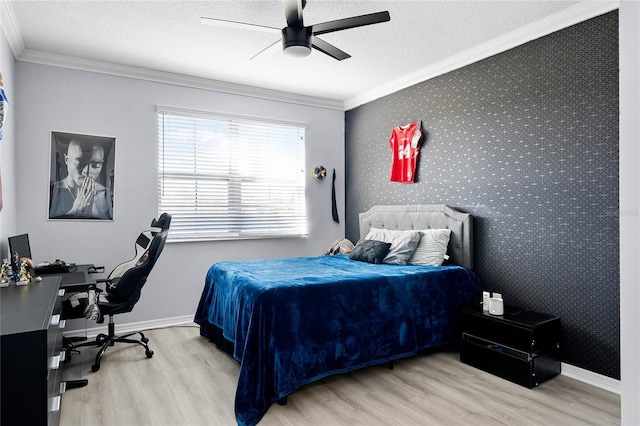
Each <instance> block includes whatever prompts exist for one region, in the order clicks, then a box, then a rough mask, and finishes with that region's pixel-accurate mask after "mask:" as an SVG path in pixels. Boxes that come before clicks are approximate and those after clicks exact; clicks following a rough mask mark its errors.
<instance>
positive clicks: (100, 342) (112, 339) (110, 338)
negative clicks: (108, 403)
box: [64, 316, 153, 372]
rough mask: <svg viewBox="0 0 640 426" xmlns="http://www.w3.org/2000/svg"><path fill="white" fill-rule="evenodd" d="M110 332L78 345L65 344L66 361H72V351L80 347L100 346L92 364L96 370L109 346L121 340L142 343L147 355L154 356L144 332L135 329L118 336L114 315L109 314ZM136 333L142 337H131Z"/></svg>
mask: <svg viewBox="0 0 640 426" xmlns="http://www.w3.org/2000/svg"><path fill="white" fill-rule="evenodd" d="M108 327H109V334H104V333H100V334H98V335H97V336H96V338H95V340H92V341H89V342H84V343H80V344H77V345H74V344H70V345H67V346H65V348H64V349H65V351H66V352H67V354H66V355H67V356H66V359H65V360H66V361H67V362H68V361H70V360H71V351H72V350H75V349H77V348H79V347H84V346H100V350H99V351H98V353H97V354H96V359H95V362H94V364H93V365H92V366H91V371H93V372H96V371H98V370H100V362H101V361H102V356H103V355H104V353H105V352H106V350H107V349H108V348H109V346H113V345H114V344H115V343H116V342H120V343H135V344H138V345H141V346H143V347H144V349H145V355H146V356H147V358H151V357H152V356H153V351H152V350H151V349H149V345H148V344H147V343H148V342H149V339H148V338H147V337H146V336H145V335H144V333H142V332H141V331H134V332H132V333H128V334H124V335H121V336H116V335H115V324H114V323H113V317H112V316H109V325H108ZM134 334H140V339H139V340H138V339H130V338H129V337H130V336H133V335H134Z"/></svg>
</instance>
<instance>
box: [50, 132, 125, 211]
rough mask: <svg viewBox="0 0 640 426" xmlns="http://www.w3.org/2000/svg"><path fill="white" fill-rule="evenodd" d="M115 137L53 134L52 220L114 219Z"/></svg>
mask: <svg viewBox="0 0 640 426" xmlns="http://www.w3.org/2000/svg"><path fill="white" fill-rule="evenodd" d="M115 144H116V140H115V138H111V137H104V136H90V135H79V134H74V133H62V132H51V165H50V175H49V176H50V177H49V178H50V182H49V189H50V190H49V219H92V220H113V189H114V188H113V182H114V176H115Z"/></svg>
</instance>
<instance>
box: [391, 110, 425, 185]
mask: <svg viewBox="0 0 640 426" xmlns="http://www.w3.org/2000/svg"><path fill="white" fill-rule="evenodd" d="M421 144H422V121H417V122H415V123H411V124H407V125H406V126H397V127H394V128H393V130H392V131H391V138H389V149H391V178H390V180H391V181H392V182H403V183H413V179H414V176H415V171H416V163H417V161H418V153H419V152H420V145H421Z"/></svg>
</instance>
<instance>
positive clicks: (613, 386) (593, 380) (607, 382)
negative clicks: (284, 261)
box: [64, 315, 621, 395]
mask: <svg viewBox="0 0 640 426" xmlns="http://www.w3.org/2000/svg"><path fill="white" fill-rule="evenodd" d="M184 324H194V322H193V315H184V316H181V317H172V318H161V319H157V320H151V321H140V322H132V323H128V324H118V329H117V333H118V334H126V333H131V332H134V331H138V330H143V331H144V330H152V329H154V328H164V327H171V326H175V325H184ZM100 333H103V334H107V325H106V324H105V325H103V326H101V327H92V328H88V329H86V330H84V329H81V330H73V331H69V332H65V333H64V335H65V337H77V336H85V334H86V337H87V338H89V339H92V338H94V337H95V336H97V335H98V334H100ZM561 368H562V375H564V376H567V377H570V378H572V379H576V380H579V381H581V382H584V383H588V384H590V385H593V386H596V387H599V388H601V389H604V390H607V391H609V392H613V393H616V394H618V395H620V392H621V391H620V380H616V379H612V378H611V377H607V376H603V375H602V374H598V373H594V372H592V371H589V370H585V369H583V368H578V367H575V366H573V365H571V364H565V363H564V362H563V363H562V365H561Z"/></svg>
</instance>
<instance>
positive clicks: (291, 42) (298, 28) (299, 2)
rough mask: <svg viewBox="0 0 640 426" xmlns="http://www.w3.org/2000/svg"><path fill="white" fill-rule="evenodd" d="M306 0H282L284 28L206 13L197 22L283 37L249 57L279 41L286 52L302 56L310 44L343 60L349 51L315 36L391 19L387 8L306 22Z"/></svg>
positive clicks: (311, 46)
mask: <svg viewBox="0 0 640 426" xmlns="http://www.w3.org/2000/svg"><path fill="white" fill-rule="evenodd" d="M306 3H307V2H306V0H282V5H283V6H284V16H285V18H286V20H287V26H286V27H284V28H274V27H267V26H263V25H255V24H248V23H244V22H235V21H226V20H223V19H214V18H206V17H202V18H200V22H201V23H202V24H205V25H216V26H223V27H232V28H243V29H250V30H257V31H264V32H268V33H273V34H276V33H277V34H281V36H282V38H281V39H280V40H277V41H275V42H274V43H273V44H271V45H270V46H267V47H266V48H265V49H263V50H261V51H260V52H258V53H257V54H255V55H254V56H253V57H252V58H251V59H253V58H255V57H256V56H258V55H259V54H260V53H262V52H264V51H266V50H268V49H270V48H272V47H273V46H275V45H277V44H278V43H279V42H280V41H282V49H283V50H284V52H285V53H286V54H288V55H291V56H294V57H298V58H302V57H305V56H308V55H309V54H310V53H311V48H314V49H316V50H319V51H320V52H322V53H324V54H327V55H329V56H331V57H332V58H335V59H337V60H339V61H342V60H343V59H347V58H350V57H351V55H349V54H348V53H346V52H343V51H342V50H340V49H338V48H337V47H335V46H334V45H332V44H330V43H327V42H326V41H324V40H322V39H320V38H318V37H317V36H319V35H322V34H327V33H331V32H334V31H342V30H347V29H349V28H355V27H362V26H364V25H371V24H378V23H381V22H386V21H389V20H391V17H390V16H389V12H377V13H370V14H367V15H359V16H352V17H350V18H344V19H337V20H335V21H328V22H322V23H320V24H314V25H310V26H305V25H304V22H303V18H302V10H303V9H304V7H305V5H306Z"/></svg>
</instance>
